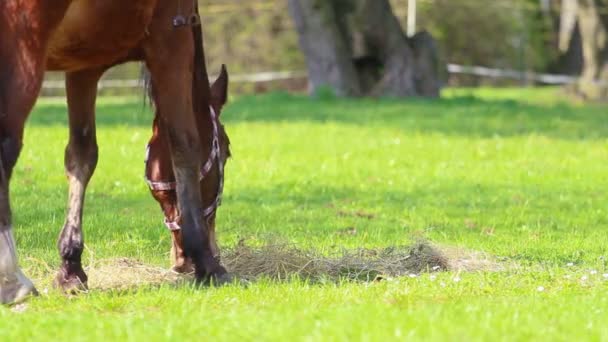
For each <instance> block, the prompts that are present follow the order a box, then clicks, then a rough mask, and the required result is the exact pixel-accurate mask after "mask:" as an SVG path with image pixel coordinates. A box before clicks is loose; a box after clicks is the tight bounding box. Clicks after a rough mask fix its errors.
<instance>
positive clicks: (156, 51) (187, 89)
mask: <svg viewBox="0 0 608 342" xmlns="http://www.w3.org/2000/svg"><path fill="white" fill-rule="evenodd" d="M161 24H162V25H164V22H163V23H161ZM151 30H152V31H151V34H150V40H149V41H148V42H147V44H146V47H145V49H146V63H147V65H148V68H149V69H150V72H151V75H152V84H153V87H154V89H155V92H156V94H157V96H156V97H157V99H156V103H157V105H158V109H159V112H160V113H161V116H162V120H163V121H164V126H165V127H166V128H165V129H166V132H167V136H168V137H169V145H170V148H171V156H172V161H173V171H174V174H175V179H176V181H177V190H176V193H177V200H178V208H179V214H180V219H181V223H182V240H183V245H184V253H185V256H186V257H189V258H191V259H192V261H193V263H194V266H195V276H196V278H197V280H199V281H206V280H208V279H209V278H210V277H211V278H215V279H216V280H217V281H219V282H223V281H226V280H227V279H228V278H229V277H228V275H227V272H226V269H225V268H224V267H222V266H221V265H220V264H219V262H218V261H217V260H216V259H215V258H214V256H213V253H212V251H211V248H210V237H209V227H208V225H207V222H205V220H203V219H202V217H201V216H202V215H201V213H202V202H201V194H200V191H199V168H200V165H201V160H200V155H201V151H200V149H201V146H200V141H199V135H198V130H197V125H196V120H195V117H194V113H193V110H194V109H193V102H192V83H193V82H192V80H193V65H194V61H193V56H194V51H193V49H194V47H193V44H192V43H191V42H192V41H193V37H192V32H191V31H190V30H186V29H177V30H169V31H167V30H166V29H164V27H163V28H161V29H159V30H156V29H155V28H153V27H151ZM205 82H207V80H205ZM207 107H208V106H207Z"/></svg>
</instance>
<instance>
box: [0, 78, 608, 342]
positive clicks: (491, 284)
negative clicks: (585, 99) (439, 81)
mask: <svg viewBox="0 0 608 342" xmlns="http://www.w3.org/2000/svg"><path fill="white" fill-rule="evenodd" d="M65 111H66V109H65V105H64V104H63V101H58V100H44V99H43V100H40V101H39V103H38V105H37V107H36V109H35V112H34V113H33V114H32V117H31V119H30V121H29V125H28V128H27V130H26V142H25V147H24V150H23V152H22V154H21V157H20V160H19V163H18V166H17V169H16V172H15V175H14V178H13V183H12V189H11V190H12V203H13V210H14V221H15V222H14V225H15V235H16V238H17V243H18V248H19V250H20V257H21V263H22V265H23V267H24V269H25V270H26V272H27V273H28V274H29V275H32V276H33V278H35V280H36V283H37V285H38V288H39V290H42V291H43V292H45V294H43V295H42V296H41V297H40V298H36V299H33V300H31V301H29V302H28V303H27V304H26V305H25V306H20V307H17V308H15V307H13V308H0V339H1V340H5V341H21V340H27V339H32V340H68V339H69V340H73V341H78V340H107V341H110V340H117V339H120V340H133V341H140V340H144V339H147V340H150V341H153V340H154V341H155V340H169V339H176V338H187V339H196V340H203V339H210V340H215V339H222V340H224V339H226V340H228V339H234V340H236V339H242V340H291V339H294V340H384V339H387V338H388V339H391V338H392V339H400V340H448V339H449V340H463V341H468V340H549V341H550V340H553V341H555V340H558V341H559V340H564V341H565V340H583V339H584V340H592V341H600V340H608V325H606V322H607V320H606V317H608V268H607V267H606V262H607V261H606V257H608V164H607V155H608V120H607V117H606V108H605V107H601V106H600V105H582V104H576V103H570V102H566V100H563V96H561V95H560V94H559V93H558V92H557V91H556V90H555V89H542V90H534V89H525V90H509V89H506V90H490V89H481V90H453V91H447V92H446V94H445V96H444V98H443V99H442V100H439V101H427V100H420V99H418V100H409V101H398V100H380V101H379V100H371V99H369V100H339V99H332V98H329V97H328V98H321V99H317V100H312V99H308V98H305V97H298V96H290V95H285V94H271V95H264V96H259V97H242V98H238V99H236V100H235V101H233V102H232V103H230V104H229V106H228V107H227V108H226V110H225V112H224V114H223V116H222V118H223V121H224V123H225V124H226V127H227V130H228V133H229V135H230V138H231V141H232V150H233V156H234V158H233V159H232V160H230V161H229V163H228V165H227V183H226V190H225V192H226V193H225V199H224V205H223V206H222V207H221V209H220V212H219V216H218V227H219V228H218V229H219V234H220V242H221V244H222V245H223V246H234V245H235V244H236V243H237V241H239V240H240V239H246V240H247V241H252V243H263V242H264V241H269V240H272V239H281V240H283V241H287V242H291V243H294V244H296V245H297V246H300V247H302V248H314V249H318V250H321V251H331V250H334V249H336V248H344V247H345V248H357V247H385V246H392V245H405V244H409V243H411V242H412V241H413V240H415V239H417V238H420V237H422V238H426V239H428V240H430V241H432V242H434V243H437V244H442V245H450V246H457V247H461V248H466V249H470V250H477V251H483V252H485V253H488V254H490V255H494V256H496V257H497V258H499V259H500V260H507V262H508V263H512V264H516V265H518V266H519V267H516V268H508V269H507V270H506V271H502V272H476V273H458V272H445V273H440V274H434V275H430V274H422V275H420V276H417V277H406V278H403V279H392V280H390V281H385V282H379V283H369V284H364V283H348V282H343V283H339V284H335V283H328V284H310V283H307V282H306V281H303V280H292V281H290V282H283V283H276V282H271V281H260V282H256V283H253V284H251V285H250V286H249V287H246V288H244V287H240V286H227V287H223V288H205V289H199V290H197V289H192V288H190V287H188V286H181V287H177V288H176V287H174V286H172V285H170V284H168V285H164V286H160V288H159V287H143V288H139V289H137V290H129V291H96V290H95V289H92V290H91V292H90V293H88V294H84V295H81V296H78V297H76V298H66V297H64V296H63V295H61V294H59V293H57V292H54V291H53V290H49V292H48V293H46V291H44V290H45V289H46V288H48V287H49V282H50V278H51V277H52V272H54V270H55V269H56V268H57V266H58V264H59V257H58V255H57V251H56V247H55V243H56V239H57V236H58V233H59V229H60V228H61V226H62V223H63V217H64V211H65V201H66V192H67V184H66V180H65V176H64V172H63V149H64V145H65V143H66V141H67V133H68V132H67V129H66V114H65ZM150 124H151V114H150V112H149V110H148V109H146V108H144V106H143V101H142V99H139V98H138V99H129V98H126V99H125V98H102V99H100V101H99V106H98V140H99V145H100V161H99V165H98V168H97V171H96V174H95V176H94V178H93V181H92V183H91V185H90V188H89V192H88V197H87V206H86V212H85V228H84V229H85V238H86V245H87V248H86V251H85V254H86V256H85V264H88V263H91V262H92V261H94V260H103V259H110V258H117V257H128V258H132V259H136V260H140V261H142V262H144V263H146V264H151V265H156V266H163V267H169V266H170V265H169V260H168V251H169V242H170V237H169V234H168V232H167V231H166V230H165V229H164V227H163V226H162V223H161V221H162V216H161V213H160V211H159V209H158V207H157V204H156V203H155V202H154V201H153V200H152V198H151V197H150V196H149V195H148V191H147V189H146V185H145V183H144V182H143V179H142V173H143V166H144V165H143V157H144V147H145V144H146V142H147V139H148V138H149V136H150ZM358 212H359V213H360V212H364V213H366V215H367V214H369V217H371V219H370V218H369V217H360V215H359V216H358V215H355V214H353V215H349V214H348V213H358ZM344 213H346V214H344ZM366 215H364V216H366ZM353 228H354V229H353ZM345 231H351V232H353V231H356V234H345ZM90 276H91V277H94V274H90Z"/></svg>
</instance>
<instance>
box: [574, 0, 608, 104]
mask: <svg viewBox="0 0 608 342" xmlns="http://www.w3.org/2000/svg"><path fill="white" fill-rule="evenodd" d="M606 9H608V1H606V0H579V6H578V24H579V29H580V33H581V38H582V43H583V59H584V67H583V73H582V75H581V77H580V80H579V82H578V87H577V88H578V89H577V91H578V92H579V94H581V95H582V96H584V97H585V98H587V99H591V100H607V99H608V14H606Z"/></svg>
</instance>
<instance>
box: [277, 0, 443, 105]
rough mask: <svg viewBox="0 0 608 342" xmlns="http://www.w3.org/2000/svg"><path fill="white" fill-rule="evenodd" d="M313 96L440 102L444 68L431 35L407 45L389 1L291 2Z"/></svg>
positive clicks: (407, 41) (324, 0) (417, 37)
mask: <svg viewBox="0 0 608 342" xmlns="http://www.w3.org/2000/svg"><path fill="white" fill-rule="evenodd" d="M288 1H289V9H290V13H291V15H292V17H293V19H294V22H295V24H296V28H297V30H298V34H299V38H300V45H301V48H302V51H303V52H304V54H305V56H306V60H307V65H308V72H309V76H310V84H311V91H312V92H315V91H317V90H318V89H319V88H321V87H323V86H330V87H331V88H333V89H334V90H335V92H336V94H338V95H344V96H361V95H363V96H393V97H406V96H429V97H437V96H439V90H440V84H441V82H440V80H439V75H440V63H439V57H438V50H437V48H436V46H435V41H434V40H433V38H432V37H431V36H430V35H429V34H428V33H419V34H417V35H416V36H414V37H412V38H411V39H408V38H407V37H406V36H405V34H404V33H403V29H402V28H401V25H400V23H399V20H398V19H397V18H396V17H395V15H394V14H393V10H392V8H391V5H390V3H389V1H388V0H288Z"/></svg>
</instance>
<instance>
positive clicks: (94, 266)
mask: <svg viewBox="0 0 608 342" xmlns="http://www.w3.org/2000/svg"><path fill="white" fill-rule="evenodd" d="M34 261H36V263H33V265H32V267H31V268H30V269H29V270H26V271H27V272H28V273H29V274H32V275H33V276H34V278H36V279H37V281H36V283H37V284H39V285H42V288H43V289H44V288H45V287H46V288H51V283H52V281H53V278H54V276H55V272H56V270H55V269H53V268H52V267H50V266H49V265H47V264H46V263H43V262H38V261H37V260H34ZM222 263H223V264H224V265H225V266H226V268H227V269H228V271H229V272H231V273H232V274H233V275H234V276H235V277H236V278H238V279H242V280H247V281H255V280H258V279H271V280H276V281H286V280H291V279H295V278H299V279H305V280H308V281H311V282H339V281H343V280H347V281H363V282H367V281H374V280H378V279H382V278H385V277H399V276H408V275H411V274H416V275H417V274H420V273H422V272H439V271H458V272H460V271H464V272H473V271H500V270H504V269H506V268H508V267H509V265H508V264H507V263H504V262H497V261H495V260H494V258H492V257H490V256H487V255H485V254H483V253H480V252H475V251H468V250H464V249H459V248H454V247H440V246H436V245H433V244H430V243H428V242H426V241H418V242H416V243H414V244H413V245H411V246H402V247H388V248H382V249H355V250H348V249H344V250H341V251H338V252H333V253H320V252H316V251H313V250H305V249H301V248H298V247H297V246H295V245H293V244H288V243H274V244H266V245H262V246H257V247H254V246H251V245H248V244H246V243H245V242H244V241H241V242H240V243H238V244H237V245H236V246H235V247H233V248H230V249H224V250H223V251H222ZM85 271H86V272H87V274H88V275H89V287H90V288H91V289H97V290H117V289H118V290H126V289H132V288H137V287H141V286H149V285H152V286H155V285H161V284H177V283H180V282H183V281H189V280H190V279H191V278H192V275H180V274H176V273H174V272H173V271H171V270H169V269H168V268H166V267H161V266H153V265H148V264H145V263H143V262H141V261H139V260H135V259H129V258H115V259H99V260H94V259H92V260H89V264H88V265H86V266H85Z"/></svg>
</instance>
